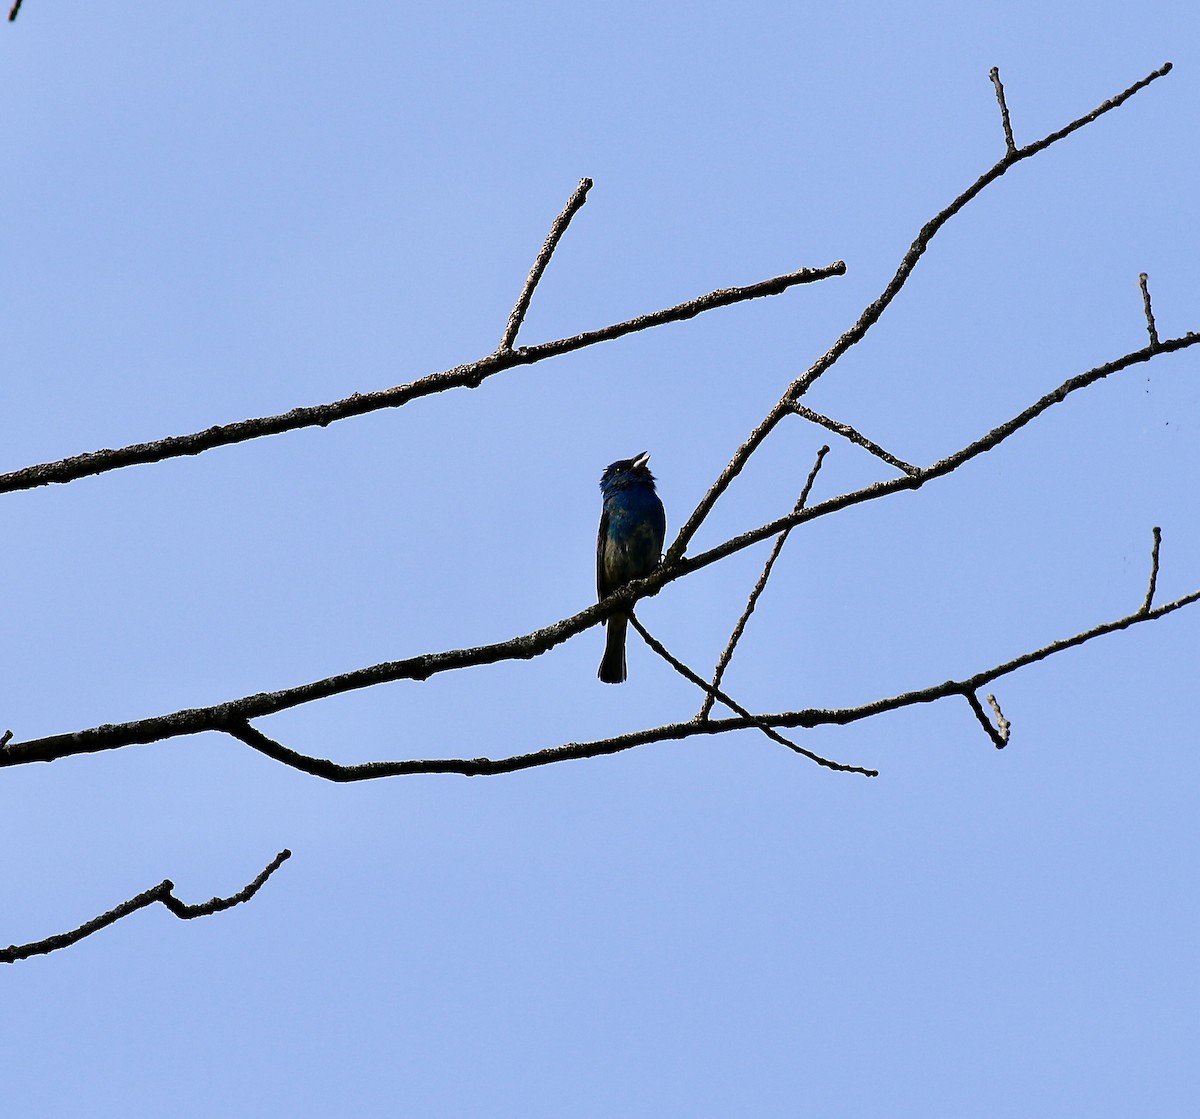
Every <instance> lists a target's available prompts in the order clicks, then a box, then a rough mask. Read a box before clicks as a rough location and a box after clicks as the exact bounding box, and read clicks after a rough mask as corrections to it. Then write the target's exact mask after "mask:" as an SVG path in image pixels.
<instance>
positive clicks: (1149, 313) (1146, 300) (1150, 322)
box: [1138, 272, 1158, 350]
mask: <svg viewBox="0 0 1200 1119" xmlns="http://www.w3.org/2000/svg"><path fill="white" fill-rule="evenodd" d="M1149 278H1150V277H1149V276H1147V275H1146V273H1145V272H1140V273H1138V285H1139V286H1140V287H1141V289H1142V309H1143V310H1144V311H1145V312H1146V330H1147V331H1149V333H1150V348H1151V349H1152V350H1157V349H1158V327H1157V326H1155V324H1154V311H1153V309H1152V308H1151V307H1150V288H1149V287H1148V286H1147V281H1148V280H1149Z"/></svg>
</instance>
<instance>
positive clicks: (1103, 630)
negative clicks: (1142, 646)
mask: <svg viewBox="0 0 1200 1119" xmlns="http://www.w3.org/2000/svg"><path fill="white" fill-rule="evenodd" d="M1195 602H1200V591H1195V592H1193V593H1192V594H1190V595H1186V596H1184V597H1183V598H1179V599H1176V600H1175V601H1174V602H1169V603H1167V604H1166V605H1165V606H1160V607H1157V608H1156V609H1154V610H1152V611H1151V612H1150V613H1145V612H1143V611H1141V610H1138V612H1137V613H1135V614H1130V615H1128V616H1127V617H1124V618H1119V619H1117V620H1116V621H1114V622H1106V623H1104V624H1103V625H1099V626H1095V627H1093V628H1092V629H1090V630H1085V631H1084V632H1083V633H1079V634H1076V635H1075V636H1074V637H1068V638H1064V639H1062V640H1060V641H1054V642H1051V643H1050V644H1049V645H1044V646H1042V648H1040V649H1036V650H1034V651H1033V652H1031V653H1025V654H1023V655H1022V656H1019V657H1015V658H1013V659H1012V660H1010V661H1006V662H1004V663H1003V664H1000V665H997V666H995V667H994V668H989V669H985V670H984V671H983V672H978V673H976V674H975V675H974V676H970V677H967V678H965V679H963V680H947V681H945V683H942V684H937V685H933V686H931V687H926V688H921V689H917V690H915V691H910V692H904V693H902V694H899V695H895V696H891V697H889V698H886V699H879V700H875V701H873V702H871V703H866V704H862V705H860V706H858V707H847V708H834V709H818V708H809V709H804V710H799V711H787V712H783V713H780V714H771V715H756V716H749V717H748V716H746V715H742V714H739V715H738V716H737V717H736V718H730V719H689V720H688V721H687V722H685V723H667V724H664V725H662V726H657V727H650V728H648V729H645V730H638V731H631V732H629V733H628V734H621V735H616V736H614V737H612V738H604V739H598V740H595V741H591V742H568V743H565V744H563V745H561V746H553V747H549V748H547V749H542V750H534V751H531V752H529V753H526V754H515V755H512V756H510V757H507V758H498V759H492V758H433V759H422V760H406V761H379V762H363V763H360V764H358V765H339V764H337V763H336V762H330V761H326V760H324V759H321V758H311V757H307V756H306V755H303V754H298V753H296V752H295V751H293V750H289V749H288V748H287V747H285V746H281V745H280V744H279V743H277V742H274V741H273V740H272V739H269V738H267V737H266V735H263V734H261V733H260V732H259V731H257V730H255V729H254V728H252V727H250V726H248V725H245V724H240V725H239V724H236V723H231V724H230V725H228V726H226V727H224V728H223V729H224V731H225V733H227V734H231V735H233V736H234V737H235V738H238V739H240V740H241V741H242V742H245V743H246V744H247V745H250V746H253V747H254V749H256V750H260V751H261V752H262V753H264V754H266V755H267V756H268V757H270V758H273V759H275V760H276V761H281V762H283V763H284V764H285V765H290V766H292V767H293V768H296V769H300V770H302V771H303V772H305V773H311V774H314V775H315V776H318V777H324V778H325V779H326V780H330V781H366V780H375V779H378V778H383V777H399V776H404V775H408V774H413V773H458V774H462V775H464V776H467V777H479V776H492V775H495V774H500V773H516V772H518V771H520V770H525V769H535V768H537V767H538V766H543V765H553V764H556V763H558V762H565V761H577V760H580V759H583V758H598V757H607V756H609V755H612V754H619V753H621V752H623V751H625V750H632V749H635V748H636V747H638V746H648V745H651V744H653V743H658V742H678V741H682V740H683V739H686V738H692V737H694V736H696V735H701V734H704V735H714V734H728V733H731V732H733V731H739V730H751V729H761V727H762V726H769V727H817V726H847V725H849V724H850V723H856V722H859V721H861V720H864V719H870V718H874V717H875V716H876V715H882V714H885V713H886V712H889V711H898V710H900V709H901V708H904V707H911V706H914V705H916V704H921V703H933V702H936V701H937V700H939V699H945V698H947V697H949V696H965V695H968V694H970V695H974V693H975V692H976V691H977V690H978V689H979V688H981V687H983V686H985V685H986V684H988V683H990V682H991V681H993V680H997V679H999V678H1000V677H1002V676H1007V675H1009V674H1010V673H1013V672H1016V671H1017V669H1019V668H1024V667H1025V666H1026V665H1029V664H1033V663H1035V662H1036V661H1039V660H1044V659H1046V658H1047V657H1050V656H1054V655H1055V654H1056V653H1060V652H1063V651H1064V650H1066V649H1070V648H1074V647H1075V646H1077V645H1084V644H1086V643H1087V642H1089V641H1093V640H1095V639H1096V638H1097V637H1102V636H1104V635H1105V634H1108V633H1115V632H1116V631H1117V630H1121V629H1127V628H1129V627H1130V626H1134V625H1138V624H1139V623H1141V622H1146V621H1152V620H1154V619H1156V618H1161V617H1164V616H1165V615H1167V614H1170V613H1173V612H1174V611H1176V610H1180V609H1182V608H1183V607H1185V606H1190V605H1192V604H1193V603H1195ZM693 682H694V681H693ZM703 686H705V687H706V688H707V687H709V686H711V685H708V684H707V682H703ZM987 700H988V703H989V704H991V705H992V709H993V711H995V712H996V716H997V722H998V724H999V726H1000V732H999V733H1000V735H1001V736H1002V737H1003V738H1004V740H1005V741H1007V740H1008V733H1009V723H1008V720H1007V719H1005V718H1004V716H1003V715H1002V714H1001V713H1000V708H999V705H998V704H997V703H996V700H995V697H994V696H992V695H989V696H988V697H987ZM721 702H722V703H724V702H725V700H724V699H723V698H722V699H721ZM989 725H990V724H989Z"/></svg>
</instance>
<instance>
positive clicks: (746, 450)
mask: <svg viewBox="0 0 1200 1119" xmlns="http://www.w3.org/2000/svg"><path fill="white" fill-rule="evenodd" d="M1170 71H1171V63H1169V62H1167V63H1164V64H1163V65H1162V66H1160V67H1159V68H1158V69H1157V70H1155V71H1153V72H1152V73H1150V74H1148V75H1147V76H1146V77H1144V78H1142V79H1141V80H1140V81H1138V82H1134V84H1133V85H1131V86H1130V87H1129V88H1128V89H1126V90H1123V91H1122V92H1121V93H1118V94H1117V95H1116V96H1115V97H1111V98H1109V100H1107V101H1105V102H1104V103H1103V104H1101V105H1098V106H1097V107H1096V108H1095V109H1093V110H1092V111H1091V112H1090V113H1086V114H1085V115H1084V116H1081V117H1078V118H1076V119H1075V120H1073V121H1071V123H1070V124H1068V125H1065V126H1064V127H1062V128H1060V129H1059V130H1058V131H1057V132H1051V133H1050V134H1049V135H1047V136H1043V137H1042V138H1041V139H1040V140H1035V141H1034V142H1033V143H1031V144H1026V145H1025V147H1023V148H1018V149H1017V150H1016V151H1010V152H1007V153H1006V154H1005V155H1004V158H1003V159H1001V160H1000V161H999V162H997V163H996V164H995V165H993V166H992V167H991V168H990V169H989V170H987V171H986V172H984V174H982V175H980V177H979V178H978V179H976V180H975V182H974V183H972V184H971V185H970V186H969V187H968V188H967V189H966V190H964V191H963V192H962V194H960V195H959V196H958V197H957V198H956V199H954V201H953V202H951V203H950V205H949V206H947V207H946V208H945V209H944V210H942V211H941V212H940V213H938V214H937V215H936V216H934V217H933V218H931V219H930V220H929V221H927V222H926V223H925V225H924V226H922V227H921V231H920V232H919V233H918V234H917V237H916V239H915V240H914V241H913V243H912V245H911V246H909V249H908V252H907V253H905V254H904V258H903V260H901V262H900V266H899V268H897V269H896V273H895V275H894V276H893V277H892V278H891V280H889V281H888V284H887V286H886V287H885V288H884V289H883V292H882V293H881V294H880V296H879V297H878V298H877V299H876V300H875V301H874V302H873V303H872V304H870V305H869V306H868V307H867V308H866V310H864V311H863V313H862V314H861V315H860V316H859V317H858V321H857V322H855V324H854V325H853V326H852V327H851V328H850V329H849V330H847V331H846V332H845V333H844V334H843V335H842V336H841V337H840V338H838V340H837V341H836V342H834V344H833V345H832V346H831V347H830V348H829V349H828V350H826V352H825V353H824V354H822V355H821V357H819V358H818V359H817V360H816V361H815V362H814V363H813V364H812V365H811V366H810V367H809V368H808V370H807V371H806V372H805V373H803V374H802V375H801V376H800V377H798V378H796V380H794V381H793V382H792V383H791V384H790V385H789V386H788V387H787V389H786V390H785V391H784V394H783V396H782V397H781V398H780V400H779V402H778V403H777V404H776V405H775V406H774V407H773V408H772V409H771V411H770V412H768V413H767V415H766V417H765V418H764V419H763V420H762V422H761V423H760V424H759V425H758V426H757V427H756V428H755V429H754V430H753V431H752V432H751V433H750V435H749V436H748V437H747V438H746V440H745V442H743V443H742V445H741V446H740V447H738V449H737V450H736V451H735V452H734V454H733V457H732V458H731V459H730V460H729V463H728V464H727V465H726V467H725V469H724V470H722V471H721V473H720V475H719V476H718V477H717V480H716V481H715V482H713V484H712V486H710V487H709V489H708V492H707V493H705V495H704V496H703V497H702V498H701V499H700V502H699V504H698V505H697V506H696V508H695V509H694V510H693V512H692V515H691V516H690V517H688V519H687V521H686V522H685V523H684V525H683V527H682V528H681V529H680V530H679V534H678V536H677V537H676V538H675V540H674V542H673V543H672V544H671V546H670V547H669V548H668V549H667V554H666V557H665V560H664V563H665V564H666V565H667V566H668V567H670V566H673V565H674V564H675V563H677V562H678V561H679V560H680V559H682V557H683V555H684V553H685V552H686V551H687V546H688V544H690V543H691V541H692V538H693V537H694V536H695V535H696V532H697V531H698V530H699V528H700V526H701V524H703V523H704V521H705V519H706V518H707V517H708V514H709V513H710V512H711V511H712V508H713V506H714V505H716V503H717V500H718V499H719V498H720V497H721V495H722V494H723V493H724V492H725V491H726V490H727V489H728V488H729V486H730V485H731V483H732V482H733V480H734V478H736V477H737V476H738V475H739V474H740V473H741V472H742V470H743V468H744V467H745V465H746V463H747V461H748V460H749V458H750V456H751V455H752V454H754V452H755V451H756V450H758V448H759V446H760V445H761V444H762V442H763V440H765V439H766V437H767V436H768V435H769V434H770V433H771V432H772V431H773V430H774V428H775V426H776V424H778V423H779V421H780V420H781V419H782V418H783V417H784V416H785V415H787V414H788V413H790V412H791V410H792V405H793V404H795V402H796V401H798V400H799V399H800V398H801V397H802V396H804V395H805V394H806V393H807V392H808V390H809V389H810V388H811V387H812V386H813V384H814V383H815V382H816V381H817V380H818V378H820V377H821V376H822V375H823V374H824V373H825V372H827V371H828V370H829V369H830V368H831V367H832V366H833V365H834V363H835V362H837V361H838V360H839V359H840V358H841V357H842V355H843V354H845V353H846V351H847V350H849V349H850V348H851V347H852V346H854V345H855V344H856V343H858V342H860V341H862V339H863V338H864V337H865V336H866V334H867V332H868V331H869V330H870V329H871V327H872V326H874V325H875V323H876V322H878V321H879V318H880V316H881V315H882V314H883V312H884V311H885V310H886V309H887V307H888V306H889V305H890V304H891V302H892V300H893V299H895V297H896V295H897V294H898V293H899V291H900V289H901V288H902V287H903V286H904V285H905V283H907V281H908V278H909V276H911V275H912V273H913V270H914V269H915V268H916V266H917V262H918V261H919V260H920V259H921V257H922V256H923V255H924V253H925V250H926V249H928V248H929V244H930V242H931V241H932V240H933V238H934V236H935V235H936V234H937V233H938V231H939V230H940V229H941V228H942V226H944V225H945V224H946V223H947V222H948V221H949V220H950V219H951V218H952V217H954V216H955V215H956V214H957V213H958V212H959V211H960V210H962V209H963V207H965V206H966V205H967V204H968V203H969V202H972V201H973V200H974V199H975V198H976V197H977V196H978V195H979V194H980V193H981V192H982V191H983V190H984V189H985V188H986V187H988V186H990V185H991V184H992V183H994V182H995V181H996V180H997V179H999V178H1000V177H1001V176H1002V175H1004V174H1005V172H1007V171H1008V170H1009V169H1010V168H1012V167H1014V166H1015V165H1016V164H1018V163H1020V162H1021V161H1022V160H1025V159H1030V158H1032V157H1033V156H1035V155H1037V154H1038V153H1039V152H1042V151H1044V150H1045V149H1046V148H1048V147H1050V146H1051V145H1052V144H1056V143H1058V141H1059V140H1062V139H1064V138H1065V137H1067V136H1069V135H1070V134H1071V133H1072V132H1076V131H1078V130H1079V129H1080V128H1083V127H1085V126H1086V125H1088V124H1091V123H1092V122H1093V121H1095V120H1096V119H1098V118H1099V117H1101V116H1103V115H1104V114H1105V113H1108V112H1111V111H1112V110H1113V109H1115V108H1117V107H1118V106H1120V105H1122V104H1124V103H1125V102H1126V101H1128V100H1129V98H1130V97H1132V96H1133V95H1134V94H1135V93H1137V92H1138V91H1139V90H1142V89H1144V88H1145V87H1146V86H1148V85H1149V84H1150V83H1151V82H1153V81H1156V80H1157V79H1159V78H1161V77H1162V76H1163V75H1164V74H1168V73H1170Z"/></svg>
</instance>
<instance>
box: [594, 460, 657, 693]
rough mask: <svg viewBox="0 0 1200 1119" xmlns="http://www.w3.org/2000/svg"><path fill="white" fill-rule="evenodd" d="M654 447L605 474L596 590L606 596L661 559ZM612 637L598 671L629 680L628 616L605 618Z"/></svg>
mask: <svg viewBox="0 0 1200 1119" xmlns="http://www.w3.org/2000/svg"><path fill="white" fill-rule="evenodd" d="M649 461H650V452H649V451H643V452H642V453H641V454H640V455H634V456H633V458H627V459H622V460H621V461H620V462H614V463H613V464H612V465H611V466H609V467H608V468H607V469H606V470H605V471H604V473H603V475H601V477H600V492H601V493H602V494H603V495H604V509H603V512H602V513H601V514H600V535H599V537H598V539H597V540H596V592H597V594H599V596H600V597H601V598H604V597H606V596H607V595H610V594H612V592H613V591H615V590H618V589H619V588H621V587H623V586H624V585H625V584H626V583H628V582H630V581H631V580H633V579H640V578H642V577H643V576H644V575H649V574H650V573H651V572H652V571H654V569H655V568H656V567H658V564H659V561H660V560H661V559H662V546H663V537H664V536H666V533H667V515H666V513H665V512H664V511H663V504H662V502H661V501H659V499H658V494H656V493H655V492H654V475H653V474H651V473H650V471H649V470H647V469H646V463H647V462H649ZM605 625H606V626H607V627H608V638H607V641H606V643H605V646H604V659H603V660H602V661H601V662H600V671H599V673H597V675H598V676H599V677H600V679H601V680H603V681H604V683H606V684H620V683H623V682H624V680H625V631H626V629H627V628H628V626H629V616H628V615H627V614H624V613H617V614H612V615H610V616H609V618H608V620H607V621H606V622H605Z"/></svg>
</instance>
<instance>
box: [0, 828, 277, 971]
mask: <svg viewBox="0 0 1200 1119" xmlns="http://www.w3.org/2000/svg"><path fill="white" fill-rule="evenodd" d="M291 857H292V853H291V851H289V850H287V849H286V848H285V849H284V850H282V851H280V852H279V854H278V855H276V856H275V858H273V859H272V860H271V861H270V862H269V863H268V864H267V865H266V867H265V868H264V869H263V871H262V873H261V874H260V875H259V876H258V877H257V878H255V879H254V881H253V882H251V883H250V884H249V885H248V886H246V887H244V888H243V889H241V890H239V891H238V892H237V893H236V894H233V895H232V896H231V897H227V898H217V897H214V898H211V899H209V900H208V901H206V902H200V903H198V904H196V905H189V904H188V903H187V902H183V901H180V900H179V899H178V898H177V897H176V896H175V886H174V884H173V883H172V882H171V880H170V879H169V878H167V879H164V880H163V881H162V882H160V883H159V884H158V885H157V886H154V887H152V888H151V889H149V890H146V891H145V892H144V893H141V894H138V895H137V897H132V898H130V899H129V900H128V901H123V902H121V904H120V905H116V906H113V908H112V909H110V910H108V911H107V912H105V913H101V914H100V916H99V917H93V918H92V919H91V920H90V921H85V922H84V923H83V924H82V925H80V926H79V928H77V929H72V930H71V931H70V932H65V933H58V934H57V935H55V936H48V937H46V938H45V939H44V940H34V941H30V943H28V944H11V945H9V946H8V947H7V948H0V963H2V964H11V963H15V962H16V961H17V960H26V959H28V958H29V957H30V956H43V955H46V954H47V953H49V952H57V951H58V950H59V949H60V948H68V947H70V946H71V945H72V944H77V943H78V942H79V941H81V940H83V939H84V937H88V936H91V935H92V933H94V932H99V931H100V930H101V929H103V928H106V927H107V926H108V925H111V924H113V923H115V922H116V921H119V920H120V919H121V918H122V917H128V916H129V914H131V913H136V912H137V911H138V910H139V909H145V908H146V906H148V905H153V904H154V903H155V902H156V901H158V902H162V904H163V905H165V906H166V907H167V908H168V909H169V910H170V911H171V912H172V913H174V914H175V916H176V917H179V918H180V919H181V920H184V921H190V920H191V919H192V918H193V917H207V916H209V915H210V914H212V913H220V912H221V911H222V910H224V909H232V908H233V906H235V905H241V904H242V902H245V901H249V900H250V899H251V898H252V897H254V895H255V894H257V893H258V891H259V890H260V889H262V887H263V884H264V883H265V882H266V880H267V879H268V878H270V877H271V875H272V874H274V873H275V872H276V871H277V870H278V869H279V868H280V867H281V866H282V865H283V864H284V863H285V862H286V861H287V860H288V859H290V858H291Z"/></svg>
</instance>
